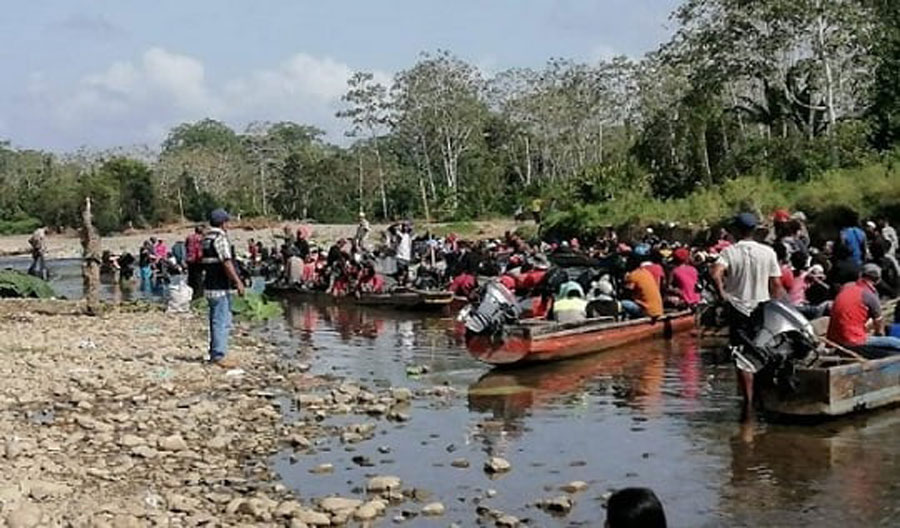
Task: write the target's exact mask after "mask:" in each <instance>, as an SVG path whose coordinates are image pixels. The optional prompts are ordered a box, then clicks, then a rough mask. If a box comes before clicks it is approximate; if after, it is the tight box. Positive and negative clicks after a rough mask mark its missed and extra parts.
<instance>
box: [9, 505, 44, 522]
mask: <svg viewBox="0 0 900 528" xmlns="http://www.w3.org/2000/svg"><path fill="white" fill-rule="evenodd" d="M40 522H41V509H40V508H39V507H38V506H37V505H35V504H31V503H30V502H26V503H23V504H20V505H19V507H18V508H16V509H15V510H13V511H12V512H10V514H9V515H7V516H6V526H8V527H9V528H31V527H32V526H37V525H38V524H40Z"/></svg>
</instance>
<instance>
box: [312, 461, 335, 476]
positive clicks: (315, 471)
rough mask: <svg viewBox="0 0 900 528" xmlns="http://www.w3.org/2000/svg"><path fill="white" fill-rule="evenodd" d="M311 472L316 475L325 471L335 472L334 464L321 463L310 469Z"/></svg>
mask: <svg viewBox="0 0 900 528" xmlns="http://www.w3.org/2000/svg"><path fill="white" fill-rule="evenodd" d="M309 472H310V473H312V474H314V475H323V474H325V473H333V472H334V464H319V465H318V466H316V467H314V468H312V469H310V470H309Z"/></svg>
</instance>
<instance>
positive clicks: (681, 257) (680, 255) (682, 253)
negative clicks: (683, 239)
mask: <svg viewBox="0 0 900 528" xmlns="http://www.w3.org/2000/svg"><path fill="white" fill-rule="evenodd" d="M672 255H673V256H674V257H675V260H676V261H677V262H687V261H689V260H690V259H691V250H689V249H688V248H684V247H680V248H678V249H676V250H675V251H673V252H672Z"/></svg>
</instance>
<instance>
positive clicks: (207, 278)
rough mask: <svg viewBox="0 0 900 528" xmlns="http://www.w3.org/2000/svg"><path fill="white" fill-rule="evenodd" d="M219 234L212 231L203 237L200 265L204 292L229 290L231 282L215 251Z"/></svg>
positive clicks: (220, 234)
mask: <svg viewBox="0 0 900 528" xmlns="http://www.w3.org/2000/svg"><path fill="white" fill-rule="evenodd" d="M223 236H225V235H223V234H222V233H220V232H216V231H212V232H209V233H207V234H206V236H204V237H203V252H202V253H201V255H202V260H201V262H202V264H203V271H204V278H203V288H204V289H206V290H231V289H232V288H233V287H232V284H231V280H229V279H228V275H227V274H226V273H225V263H224V262H222V261H221V260H220V259H219V252H218V251H216V240H217V239H218V238H219V237H223Z"/></svg>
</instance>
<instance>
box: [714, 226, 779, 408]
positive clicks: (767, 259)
mask: <svg viewBox="0 0 900 528" xmlns="http://www.w3.org/2000/svg"><path fill="white" fill-rule="evenodd" d="M758 223H759V222H758V221H757V219H756V216H755V215H753V214H751V213H741V214H739V215H737V217H735V219H734V222H733V231H734V232H733V234H734V236H735V238H736V239H737V240H738V242H737V243H736V244H734V245H731V246H728V247H726V248H725V249H723V250H722V252H721V253H719V258H718V260H716V262H715V263H714V264H713V266H712V269H711V270H710V273H711V274H712V278H713V281H714V282H715V284H716V288H717V289H718V292H719V295H720V296H721V298H722V300H724V301H725V308H726V311H727V321H728V325H729V341H730V345H731V347H732V353H734V352H737V351H739V348H736V347H740V346H741V345H742V340H741V338H740V336H741V334H743V333H745V332H748V331H749V326H750V314H752V313H753V310H755V309H756V307H757V306H758V305H759V304H760V303H763V302H766V301H768V300H770V299H773V298H775V299H778V298H780V297H781V296H782V295H783V293H784V291H783V289H782V286H781V266H779V265H778V257H777V256H775V250H773V249H772V248H771V247H770V246H767V245H764V244H760V243H759V242H756V241H755V240H754V239H753V235H754V233H755V232H756V226H757V225H758ZM738 385H739V386H740V388H741V393H742V394H743V396H744V410H745V411H746V412H747V413H748V416H749V411H751V410H752V405H753V373H752V372H748V371H745V370H740V369H738Z"/></svg>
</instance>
